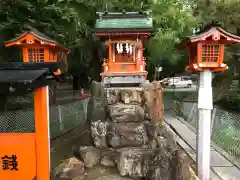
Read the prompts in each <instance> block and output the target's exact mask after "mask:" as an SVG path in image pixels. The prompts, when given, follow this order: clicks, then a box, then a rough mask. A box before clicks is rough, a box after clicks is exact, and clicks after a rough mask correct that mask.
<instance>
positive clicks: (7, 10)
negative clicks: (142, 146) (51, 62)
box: [0, 0, 240, 78]
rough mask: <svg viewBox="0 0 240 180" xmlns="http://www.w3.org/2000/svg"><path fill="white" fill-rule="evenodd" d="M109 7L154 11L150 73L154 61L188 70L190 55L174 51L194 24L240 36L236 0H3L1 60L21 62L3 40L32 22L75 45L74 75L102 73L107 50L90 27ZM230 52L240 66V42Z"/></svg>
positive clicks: (0, 8)
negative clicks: (214, 25) (213, 25)
mask: <svg viewBox="0 0 240 180" xmlns="http://www.w3.org/2000/svg"><path fill="white" fill-rule="evenodd" d="M106 5H107V6H106ZM106 7H107V10H108V11H121V10H123V9H125V10H126V11H139V10H140V8H141V7H142V10H152V16H153V20H154V27H155V30H156V32H155V33H154V35H153V37H152V38H151V39H150V40H149V42H148V43H146V46H145V47H146V52H145V55H146V56H147V60H148V70H149V75H150V76H151V74H152V73H153V72H154V66H155V65H162V66H164V67H165V68H164V69H166V70H165V71H166V72H164V73H167V71H169V70H171V71H174V72H180V71H184V66H185V64H186V60H187V56H186V54H185V53H182V52H178V51H177V50H175V44H176V43H178V42H179V41H180V39H181V38H183V37H186V36H189V35H191V34H192V31H193V28H196V27H200V28H201V27H204V26H205V25H206V24H209V23H211V22H212V21H214V22H217V23H219V24H221V25H222V27H223V28H225V29H226V30H228V31H230V32H233V33H236V34H239V35H240V29H239V25H240V11H239V9H240V3H237V0H235V1H234V0H232V1H227V0H219V1H205V0H121V1H120V0H7V1H6V0H0V32H1V33H0V51H1V54H0V61H21V58H19V56H20V52H19V51H17V50H16V49H14V48H5V47H4V46H3V42H4V41H5V40H9V39H11V38H13V37H15V36H16V35H18V34H19V33H21V32H22V31H24V29H25V26H26V25H30V26H31V27H33V28H35V29H38V30H39V31H41V32H42V33H44V34H46V35H47V36H49V37H51V38H53V39H55V40H56V41H58V42H59V43H62V44H63V45H65V46H66V47H68V48H70V49H71V53H70V55H69V66H70V68H69V71H70V73H72V74H78V73H80V72H82V73H88V75H89V76H93V77H96V78H97V77H99V73H100V72H101V63H102V62H101V59H102V57H103V54H104V53H103V52H104V48H103V45H102V44H101V43H100V42H99V41H98V40H97V38H96V37H95V36H93V34H92V31H91V29H92V27H93V25H94V23H95V19H96V11H103V10H105V9H106ZM226 50H227V51H226V53H225V55H226V60H228V62H229V64H230V66H233V67H234V66H235V67H239V61H236V52H239V46H234V47H231V48H227V49H226ZM230 69H232V68H230ZM238 69H239V68H237V70H238ZM239 71H240V70H239Z"/></svg>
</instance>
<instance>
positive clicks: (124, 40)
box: [95, 12, 153, 84]
mask: <svg viewBox="0 0 240 180" xmlns="http://www.w3.org/2000/svg"><path fill="white" fill-rule="evenodd" d="M98 15H99V18H98V19H97V20H96V24H95V34H96V36H98V37H100V39H101V40H102V41H104V42H105V44H106V45H107V47H108V55H107V58H106V59H104V62H103V72H102V73H101V77H102V81H103V83H104V84H125V83H130V84H132V83H134V84H135V83H136V84H139V83H141V82H142V81H144V80H146V76H147V71H146V70H145V65H146V62H145V58H144V56H143V50H144V48H143V41H144V40H145V39H147V38H149V36H150V35H151V32H152V31H153V23H152V18H151V17H149V15H150V12H122V13H119V12H98Z"/></svg>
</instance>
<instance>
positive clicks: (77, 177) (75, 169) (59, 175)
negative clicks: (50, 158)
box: [55, 157, 84, 180]
mask: <svg viewBox="0 0 240 180" xmlns="http://www.w3.org/2000/svg"><path fill="white" fill-rule="evenodd" d="M55 179H56V180H84V164H83V162H81V161H80V160H78V159H77V158H74V157H73V158H69V159H67V160H64V161H63V162H62V163H61V164H60V165H59V166H58V167H57V168H55Z"/></svg>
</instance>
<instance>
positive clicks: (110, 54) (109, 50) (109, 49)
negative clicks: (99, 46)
mask: <svg viewBox="0 0 240 180" xmlns="http://www.w3.org/2000/svg"><path fill="white" fill-rule="evenodd" d="M112 52H113V50H112V40H111V39H110V38H109V40H108V62H107V65H108V71H111V70H112V66H113V59H112V57H113V55H112Z"/></svg>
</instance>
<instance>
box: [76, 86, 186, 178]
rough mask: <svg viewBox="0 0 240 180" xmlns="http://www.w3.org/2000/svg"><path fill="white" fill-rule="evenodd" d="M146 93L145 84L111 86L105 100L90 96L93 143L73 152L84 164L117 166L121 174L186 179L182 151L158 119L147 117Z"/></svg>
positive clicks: (149, 98)
mask: <svg viewBox="0 0 240 180" xmlns="http://www.w3.org/2000/svg"><path fill="white" fill-rule="evenodd" d="M97 92H99V91H97ZM101 94H102V93H101ZM146 94H147V93H145V92H144V88H111V89H107V92H106V95H107V99H105V100H107V101H105V100H104V98H103V97H100V98H97V96H93V98H92V99H91V100H90V103H91V106H92V107H91V108H90V109H91V116H89V117H90V118H89V121H90V131H91V135H92V139H93V144H94V146H84V147H80V148H79V149H78V150H77V151H76V153H75V156H76V157H78V158H80V159H81V160H82V161H83V163H84V165H85V167H87V168H92V167H94V166H96V165H98V164H101V165H103V166H106V167H116V168H117V170H118V172H119V175H120V176H121V177H126V178H132V179H139V178H141V179H146V180H175V179H176V180H178V179H181V180H185V179H186V180H187V179H188V178H181V177H183V176H182V174H184V175H185V177H186V173H187V170H186V171H185V170H184V168H185V169H186V168H187V167H188V166H184V165H183V164H182V163H181V162H182V157H183V156H184V155H183V153H182V152H181V151H180V150H179V149H178V148H177V145H176V143H175V141H174V140H173V138H172V136H171V134H170V133H169V132H167V131H166V129H165V128H164V126H162V125H161V122H160V121H159V122H152V121H151V120H150V119H149V117H148V114H149V112H148V111H149V109H148V108H146V107H150V106H149V105H148V104H147V103H146V102H149V101H151V98H153V97H151V95H150V96H149V94H147V96H146ZM95 95H96V94H95ZM146 97H147V98H148V99H147V98H146ZM119 178H120V177H119ZM119 178H116V176H115V179H116V180H117V179H119ZM108 179H109V180H110V179H111V178H109V176H107V177H101V178H100V179H99V180H108Z"/></svg>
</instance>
